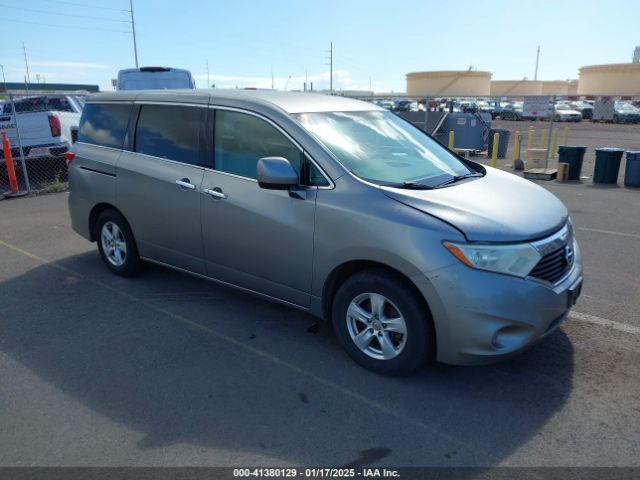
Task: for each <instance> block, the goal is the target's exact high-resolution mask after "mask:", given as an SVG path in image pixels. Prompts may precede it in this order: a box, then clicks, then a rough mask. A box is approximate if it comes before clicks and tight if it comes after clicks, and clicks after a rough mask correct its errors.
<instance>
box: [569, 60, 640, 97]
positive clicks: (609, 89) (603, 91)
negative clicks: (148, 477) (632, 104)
mask: <svg viewBox="0 0 640 480" xmlns="http://www.w3.org/2000/svg"><path fill="white" fill-rule="evenodd" d="M578 94H579V95H631V96H636V95H640V63H612V64H608V65H590V66H587V67H582V68H581V69H580V80H579V81H578Z"/></svg>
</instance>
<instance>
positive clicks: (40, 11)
mask: <svg viewBox="0 0 640 480" xmlns="http://www.w3.org/2000/svg"><path fill="white" fill-rule="evenodd" d="M0 7H3V8H8V9H9V10H22V11H25V12H33V13H44V14H46V15H61V16H63V17H76V18H88V19H91V20H105V21H108V22H119V23H129V21H128V20H116V19H115V18H105V17H93V16H91V15H76V14H74V13H60V12H52V11H51V10H37V9H35V8H24V7H14V6H11V5H5V4H1V3H0Z"/></svg>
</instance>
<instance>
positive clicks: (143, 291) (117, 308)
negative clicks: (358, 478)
mask: <svg viewBox="0 0 640 480" xmlns="http://www.w3.org/2000/svg"><path fill="white" fill-rule="evenodd" d="M57 265H59V266H60V267H61V269H60V268H53V267H52V266H49V265H43V266H39V267H35V268H33V269H31V270H28V271H26V272H25V273H23V274H21V275H19V276H15V277H13V278H10V279H7V280H5V281H3V282H2V283H0V304H2V305H3V307H2V314H1V315H0V331H1V332H2V334H1V335H0V337H1V339H0V349H1V350H2V352H4V353H5V354H7V355H9V356H10V357H11V358H13V359H14V360H16V361H18V362H20V364H22V365H23V366H26V367H27V368H28V369H29V370H31V371H32V372H34V373H35V374H36V375H37V376H38V377H39V378H40V379H42V380H44V381H46V382H48V383H50V384H52V385H54V386H55V387H56V388H57V389H58V390H59V391H60V392H63V393H64V394H65V395H69V396H71V397H72V398H73V399H74V400H76V401H78V402H80V403H81V404H83V405H84V406H86V407H88V408H89V409H91V410H92V411H94V412H97V413H98V414H100V415H104V416H106V417H107V418H108V419H110V420H111V421H112V422H115V423H117V424H120V425H124V426H126V427H127V428H130V429H133V430H135V431H137V432H141V433H142V434H143V438H142V440H140V441H139V442H138V444H137V448H138V449H139V450H140V455H144V452H145V451H147V450H149V449H159V448H169V447H171V446H172V445H176V444H191V445H197V446H201V447H206V448H214V449H217V450H219V451H226V452H228V458H231V459H233V458H244V459H245V463H246V462H247V460H246V458H250V459H251V458H260V459H261V460H260V463H262V464H265V463H269V462H270V463H273V464H302V465H349V466H362V465H372V464H379V465H396V466H398V465H404V466H407V465H419V466H449V465H451V466H453V465H471V466H492V465H496V464H498V463H500V462H501V461H503V460H504V459H505V458H506V457H508V456H510V455H511V454H513V453H514V452H516V451H517V450H518V448H519V447H520V446H521V445H523V444H524V443H526V442H528V441H530V440H531V439H532V438H533V437H535V436H536V435H537V434H538V432H539V431H540V429H541V428H542V427H543V426H544V425H545V424H546V423H547V422H548V421H549V419H550V418H551V417H552V416H553V415H554V414H555V413H556V412H558V411H559V410H561V409H562V407H563V405H564V404H565V402H566V401H567V399H568V397H569V395H570V393H571V390H572V376H573V347H572V344H571V342H570V340H569V339H568V337H567V336H566V334H565V333H564V332H563V331H562V330H559V331H557V332H555V333H554V334H552V335H551V336H549V337H548V338H547V339H545V340H544V341H543V342H541V343H540V344H538V345H536V346H535V347H533V348H532V349H531V350H529V351H527V352H525V353H523V354H522V355H520V356H519V357H516V358H515V359H513V360H510V361H508V362H505V363H501V364H497V365H492V366H486V367H452V366H446V365H441V364H435V365H432V366H428V367H425V368H424V369H422V370H421V371H419V372H417V373H416V374H414V375H412V376H409V377H405V378H386V377H381V376H378V375H375V374H373V373H370V372H367V371H365V370H363V369H361V368H360V367H358V366H357V365H355V364H354V363H353V362H351V361H350V360H349V359H348V358H347V357H346V355H345V354H344V353H343V352H342V351H341V350H340V349H339V347H338V346H337V341H336V340H335V338H334V337H333V335H332V333H331V332H330V329H329V328H328V326H327V325H325V324H323V325H321V326H320V327H318V326H317V325H315V324H314V322H315V320H314V319H313V318H312V317H310V316H309V315H307V314H305V313H301V312H298V311H295V310H292V309H289V308H286V307H283V306H280V305H277V304H272V303H269V302H265V301H263V300H260V299H256V298H254V297H251V296H248V295H245V294H242V293H238V292H235V291H233V290H230V289H227V288H223V287H219V286H217V285H215V284H212V283H209V282H205V281H203V280H201V279H196V278H193V277H190V276H187V275H184V274H180V273H176V272H173V271H171V270H168V269H164V268H160V267H152V268H149V269H147V271H146V272H145V273H143V274H142V275H141V276H140V277H137V278H134V279H121V278H118V277H115V276H112V275H111V274H109V273H108V272H107V271H106V269H104V268H103V267H102V265H99V260H98V258H97V255H96V254H95V253H86V254H82V255H77V256H73V257H68V258H64V259H62V260H60V261H58V262H57ZM77 273H80V274H81V275H77ZM94 282H97V283H94ZM176 289H178V290H179V291H180V292H188V291H194V290H197V291H198V292H210V295H209V294H207V295H205V296H204V297H203V296H202V294H198V295H200V296H198V295H195V296H193V295H192V297H193V298H189V297H188V295H186V293H185V294H179V295H177V297H175V298H174V297H171V292H172V291H174V290H176ZM120 290H121V291H122V292H123V294H122V295H120V294H118V293H117V292H118V291H120ZM137 299H142V300H140V301H138V300H137ZM185 299H186V300H185ZM309 325H311V326H309ZM200 326H202V327H200ZM4 381H5V382H8V385H10V384H11V382H19V381H20V380H19V379H16V378H8V379H5V380H4ZM27 401H28V399H27ZM49 414H50V415H54V416H55V412H49ZM96 436H97V438H96V440H95V441H96V442H97V443H96V445H99V437H100V432H96ZM251 455H254V456H251ZM0 461H2V454H0ZM249 461H250V460H249ZM103 464H108V461H107V460H105V461H104V462H103Z"/></svg>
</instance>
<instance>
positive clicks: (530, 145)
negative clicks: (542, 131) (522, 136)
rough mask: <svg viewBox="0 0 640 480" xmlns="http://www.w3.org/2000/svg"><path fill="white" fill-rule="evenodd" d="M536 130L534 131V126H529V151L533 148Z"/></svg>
mask: <svg viewBox="0 0 640 480" xmlns="http://www.w3.org/2000/svg"><path fill="white" fill-rule="evenodd" d="M535 133H536V132H535V130H534V129H533V125H530V126H529V138H527V150H529V149H530V148H533V136H534V135H535Z"/></svg>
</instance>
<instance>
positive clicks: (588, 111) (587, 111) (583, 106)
mask: <svg viewBox="0 0 640 480" xmlns="http://www.w3.org/2000/svg"><path fill="white" fill-rule="evenodd" d="M569 105H570V106H571V108H573V109H574V110H577V111H578V112H580V113H581V114H582V118H583V119H585V120H586V119H591V118H593V104H591V103H589V102H585V101H584V100H576V101H574V102H570V103H569Z"/></svg>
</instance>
